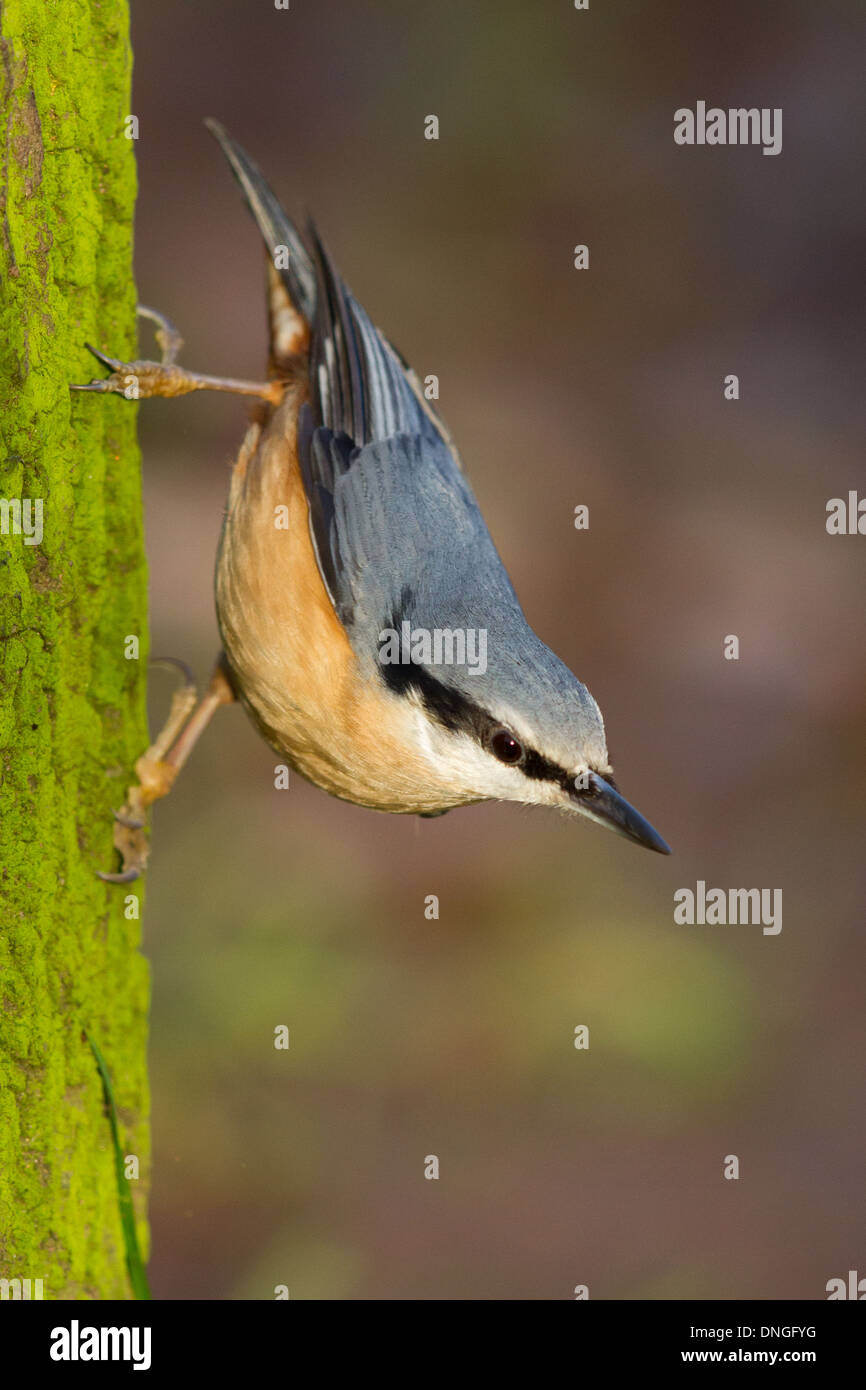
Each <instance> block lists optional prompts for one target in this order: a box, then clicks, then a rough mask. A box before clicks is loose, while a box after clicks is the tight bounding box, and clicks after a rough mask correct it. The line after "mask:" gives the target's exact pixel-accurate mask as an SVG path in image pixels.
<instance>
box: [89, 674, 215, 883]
mask: <svg viewBox="0 0 866 1390" xmlns="http://www.w3.org/2000/svg"><path fill="white" fill-rule="evenodd" d="M172 664H175V665H178V666H180V667H181V670H182V671H183V673H184V676H185V677H186V682H185V684H184V685H183V686H182V687H181V689H180V690H176V691H175V693H174V696H173V697H172V702H171V710H170V711H169V716H168V719H167V720H166V722H165V724H164V725H163V727H162V729H161V730H160V731H159V734H158V735H157V737H156V738H155V740H154V742H153V743H152V744H151V746H150V747H149V748H148V749H147V752H145V753H143V754H142V756H141V757H140V758H139V759H138V761H137V763H136V764H135V772H136V775H137V777H138V781H137V782H135V783H133V785H132V786H131V787H129V788H128V789H127V793H126V801H125V803H124V805H123V807H122V808H121V809H120V810H119V811H115V813H114V820H115V826H114V848H115V849H116V850H117V851H118V852H119V854H120V856H121V859H122V861H123V867H122V868H121V870H120V872H119V873H116V874H102V873H101V874H99V875H98V876H99V878H102V879H105V881H106V882H107V883H134V882H135V880H136V879H137V878H140V877H141V874H142V873H143V872H144V867H145V865H146V863H147V856H148V853H149V851H150V845H149V844H148V840H147V835H146V833H145V827H146V824H147V810H148V807H149V806H152V805H153V803H154V801H158V800H159V799H160V797H163V796H166V795H167V794H168V793H169V792H170V791H171V789H172V787H173V786H174V782H175V779H176V777H177V774H178V773H179V772H180V769H181V768H182V767H183V765H184V763H185V762H186V760H187V758H188V757H189V755H190V753H191V752H192V750H193V747H194V746H195V743H196V741H197V740H198V738H199V735H200V734H201V733H203V731H204V730H205V729H206V728H207V725H208V724H209V723H210V720H211V718H212V716H213V715H214V714H215V712H216V711H217V710H218V709H219V707H220V705H228V704H231V702H232V701H233V700H234V699H235V694H234V691H233V689H232V686H231V683H230V682H229V679H228V675H227V674H226V669H225V666H224V664H223V660H222V658H220V660H219V661H218V662H217V664H216V667H215V668H214V673H213V675H212V677H211V680H210V684H209V686H208V688H207V690H206V691H205V693H204V695H203V697H202V699H201V700H200V701H199V702H198V704H196V699H197V694H198V692H197V690H196V687H195V684H194V682H193V679H192V675H191V674H190V672H189V670H188V668H187V667H185V666H183V665H182V664H181V663H180V662H176V663H172Z"/></svg>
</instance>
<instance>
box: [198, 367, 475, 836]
mask: <svg viewBox="0 0 866 1390" xmlns="http://www.w3.org/2000/svg"><path fill="white" fill-rule="evenodd" d="M304 398H305V397H304V387H303V385H289V386H288V387H287V388H286V394H285V396H284V398H283V402H282V404H281V405H280V406H278V407H277V408H276V409H275V410H274V411H273V412H272V413H271V414H270V416H269V418H268V419H267V421H266V423H265V424H264V425H260V424H253V425H251V426H250V427H249V429H248V431H247V435H246V438H245V440H244V442H243V445H242V446H241V450H240V453H239V455H238V459H237V462H236V464H235V466H234V470H233V472H232V480H231V490H230V494H229V505H228V514H227V517H226V521H225V527H224V530H223V537H222V543H221V547H220V553H219V557H218V561H217V576H216V597H217V613H218V618H219V624H220V631H221V633H222V638H223V643H224V646H225V652H226V656H227V658H228V661H229V665H230V666H231V669H232V673H233V675H234V677H235V683H236V686H237V689H238V693H239V694H240V696H241V698H242V700H243V702H244V704H245V705H246V706H247V708H248V710H249V711H250V713H251V714H252V716H253V718H254V719H255V721H256V723H257V724H258V725H259V727H260V729H261V731H262V733H263V734H264V736H265V738H266V739H267V740H268V742H269V743H270V744H271V745H272V746H273V747H274V748H276V749H277V750H278V752H279V753H280V754H281V755H283V756H284V757H285V758H286V759H287V761H288V762H289V763H291V765H292V766H294V767H295V768H296V769H297V770H298V771H300V772H301V773H302V774H303V775H304V776H305V777H307V778H309V780H310V781H312V782H315V783H316V784H317V785H318V786H321V787H323V788H324V789H325V790H326V791H329V792H331V793H333V794H334V795H335V796H340V797H343V798H344V799H346V800H349V801H354V802H357V803H358V804H360V805H363V806H371V807H375V808H377V809H379V810H386V811H396V812H405V811H415V812H417V811H430V810H439V809H443V807H444V806H446V805H453V804H456V803H455V801H454V799H453V791H451V790H450V789H449V787H448V785H447V779H446V778H444V777H443V775H442V774H441V772H439V770H438V769H437V767H436V766H435V762H434V761H433V760H432V759H431V758H430V757H429V756H426V755H425V754H424V753H423V752H422V751H420V749H419V748H418V746H417V745H418V739H417V737H416V730H417V720H418V719H419V717H420V716H419V715H418V713H417V711H416V710H415V709H414V708H413V707H411V706H409V705H408V704H407V702H406V701H405V700H403V699H401V698H400V697H397V696H394V695H392V694H391V693H390V692H388V691H387V690H386V689H385V687H384V686H383V685H382V683H381V682H379V681H377V680H375V679H374V680H369V679H362V677H361V673H360V670H359V666H358V662H357V660H356V658H355V654H354V652H353V650H352V646H351V643H350V642H349V639H348V637H347V636H346V633H345V631H344V629H343V627H342V624H341V623H340V621H339V619H338V618H337V615H336V613H335V612H334V608H333V605H332V604H331V600H330V598H329V597H328V593H327V590H326V589H325V586H324V583H323V582H322V577H321V575H320V573H319V568H318V564H317V562H316V557H315V552H314V550H313V543H312V540H311V538H310V531H309V520H308V508H307V498H306V493H305V491H304V485H303V479H302V477H301V472H300V466H299V463H298V458H297V449H296V434H297V416H298V409H299V407H300V405H301V404H302V403H303V400H304ZM462 799H463V798H459V797H458V799H457V800H458V801H459V800H462Z"/></svg>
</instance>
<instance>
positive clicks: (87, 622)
mask: <svg viewBox="0 0 866 1390" xmlns="http://www.w3.org/2000/svg"><path fill="white" fill-rule="evenodd" d="M0 62H2V71H0V79H2V88H0V117H2V146H0V159H2V165H0V274H2V281H0V412H2V413H0V431H2V447H0V901H2V916H0V1274H2V1276H3V1279H4V1280H7V1281H13V1282H11V1283H8V1284H4V1285H3V1286H2V1287H0V1296H13V1297H17V1296H25V1297H26V1296H27V1293H28V1288H27V1285H26V1283H24V1282H23V1281H26V1280H28V1279H29V1280H30V1281H31V1283H30V1289H29V1292H30V1296H31V1297H38V1296H40V1292H41V1296H42V1297H44V1298H51V1299H56V1298H66V1299H78V1298H94V1299H103V1298H129V1297H130V1296H132V1294H133V1293H134V1289H135V1285H134V1282H133V1280H132V1279H131V1277H130V1272H129V1267H130V1264H132V1267H133V1269H134V1252H133V1253H132V1255H131V1252H130V1245H131V1244H134V1242H132V1241H131V1237H130V1231H129V1229H128V1228H127V1229H126V1230H125V1229H124V1222H123V1210H122V1208H123V1200H124V1199H125V1198H126V1197H127V1192H126V1187H127V1182H126V1178H123V1179H119V1177H118V1172H117V1170H116V1160H117V1156H118V1151H117V1150H116V1148H115V1146H114V1145H113V1142H112V1119H113V1118H115V1116H114V1115H113V1113H112V1110H111V1107H110V1106H109V1105H108V1103H107V1089H104V1087H103V1082H102V1079H101V1076H100V1071H99V1066H98V1062H97V1055H96V1054H97V1053H98V1054H101V1056H102V1057H104V1059H105V1065H106V1067H107V1071H108V1073H109V1075H110V1080H111V1084H112V1087H113V1091H114V1096H115V1099H116V1102H117V1111H116V1119H117V1125H118V1134H119V1144H120V1150H119V1153H120V1155H121V1157H122V1163H121V1166H122V1167H123V1166H125V1170H126V1173H127V1175H128V1176H129V1177H130V1178H131V1181H129V1183H128V1188H129V1189H131V1193H132V1200H133V1203H134V1207H135V1213H136V1223H135V1224H136V1225H137V1229H138V1237H139V1240H140V1241H141V1242H142V1243H143V1240H144V1236H145V1228H144V1207H145V1195H146V1193H145V1183H146V1175H147V1171H148V1166H149V1161H148V1130H147V1109H148V1095H147V1077H146V1069H145V1046H146V1019H147V1007H148V991H149V982H148V970H147V965H146V962H145V960H144V958H143V957H142V955H141V954H140V949H139V948H140V939H141V924H140V921H139V899H140V896H141V893H140V888H139V886H138V885H135V884H134V885H131V886H126V887H122V888H121V887H116V886H111V885H107V884H105V883H102V882H101V881H100V880H99V879H98V878H97V877H96V871H97V870H99V869H104V870H109V869H113V868H115V867H116V862H115V855H114V852H113V850H112V808H113V807H115V806H120V805H121V804H122V802H123V799H124V792H125V788H126V786H127V784H128V783H129V782H130V781H132V780H133V777H132V772H131V768H132V763H133V761H134V759H135V758H136V757H137V756H138V755H139V754H140V753H141V752H142V751H143V749H144V747H145V746H146V743H147V732H146V721H145V705H144V694H145V689H144V687H145V661H146V572H145V563H144V553H143V543H142V515H141V496H140V481H139V457H138V449H137V445H136V439H135V415H136V410H137V407H136V406H135V405H134V404H131V403H129V402H127V401H124V400H123V399H121V398H120V397H116V396H89V395H76V394H74V393H70V391H69V383H70V382H83V381H88V380H89V379H90V378H91V377H92V376H94V375H95V374H99V372H100V369H99V368H98V367H96V365H95V363H94V362H93V360H92V359H91V358H90V357H89V355H88V353H87V352H86V350H85V347H84V344H85V342H91V343H93V344H94V345H96V346H100V347H102V348H103V349H104V350H105V351H107V352H109V353H111V354H112V355H113V356H124V355H126V356H135V350H134V347H135V344H134V332H135V320H134V315H135V289H134V284H133V280H132V270H131V258H132V213H133V205H134V199H135V161H134V154H133V151H134V145H133V143H132V140H131V139H130V138H129V137H128V133H127V132H128V129H129V127H128V126H127V124H126V117H127V116H128V115H130V73H131V54H130V49H129V15H128V10H127V5H126V3H125V0H64V4H63V5H59V6H55V5H50V4H48V3H46V0H4V3H2V5H0ZM130 637H136V638H138V643H139V653H138V659H135V658H134V657H133V659H129V658H128V654H129V652H130V651H131V650H133V649H134V644H131V643H129V642H128V639H129V638H130ZM91 1042H92V1043H93V1044H95V1049H96V1051H94V1048H93V1047H91ZM135 1160H137V1163H136V1161H135ZM136 1167H137V1168H138V1172H139V1174H140V1176H139V1177H138V1178H137V1179H136V1177H135V1172H136ZM133 1229H135V1228H134V1227H133ZM15 1280H21V1281H22V1284H21V1285H20V1286H18V1285H16V1284H15V1283H14V1281H15ZM37 1280H41V1281H42V1287H41V1291H40V1289H39V1286H38V1285H37V1284H36V1283H35V1282H34V1281H37Z"/></svg>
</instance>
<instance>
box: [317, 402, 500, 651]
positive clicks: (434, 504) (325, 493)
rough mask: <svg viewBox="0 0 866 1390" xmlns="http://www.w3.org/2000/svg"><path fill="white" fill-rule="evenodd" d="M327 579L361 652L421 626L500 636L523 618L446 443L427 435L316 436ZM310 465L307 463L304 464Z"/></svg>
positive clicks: (322, 431)
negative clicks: (383, 636)
mask: <svg viewBox="0 0 866 1390" xmlns="http://www.w3.org/2000/svg"><path fill="white" fill-rule="evenodd" d="M301 457H302V462H303V466H304V471H305V474H306V475H307V484H306V485H307V492H308V497H309V499H310V516H311V525H312V530H313V536H314V540H315V544H316V550H317V553H318V558H319V565H320V569H321V572H322V577H323V579H324V581H325V584H326V586H327V588H328V590H329V592H330V594H331V598H332V600H333V603H334V606H335V608H336V610H337V614H338V616H339V618H340V620H341V622H342V623H343V625H344V626H345V627H346V629H347V630H348V631H349V633H350V636H351V637H352V641H353V644H354V645H355V647H356V650H358V651H359V652H361V653H363V652H368V653H369V654H370V655H371V656H372V655H375V652H376V650H377V647H378V642H379V634H380V632H381V631H382V630H383V629H385V628H396V629H399V627H400V624H401V622H402V621H404V620H406V621H409V622H410V623H411V624H412V626H413V627H422V628H426V629H428V630H433V629H435V628H464V629H465V628H478V627H485V628H492V629H494V630H499V629H500V628H501V627H502V626H507V624H508V622H509V620H513V619H514V618H515V617H516V616H518V615H519V618H520V622H521V625H522V623H523V617H522V613H521V611H520V606H519V604H518V601H517V598H516V596H515V594H514V590H513V588H512V586H511V582H510V580H509V578H508V575H507V574H506V572H505V569H504V567H503V565H502V562H501V560H500V558H499V555H498V554H497V551H496V548H495V546H494V544H493V541H492V539H491V537H490V533H489V532H488V530H487V527H486V525H485V524H484V520H483V518H482V516H481V513H480V511H479V509H478V504H477V503H476V501H475V498H474V497H473V495H472V492H471V491H470V488H469V485H468V483H467V482H466V479H465V477H464V475H463V473H462V472H461V471H460V469H459V468H458V467H457V465H456V463H455V462H454V460H453V458H452V457H451V454H450V451H449V449H448V447H447V445H445V444H444V442H443V441H438V442H434V441H432V440H429V439H426V438H424V437H422V436H420V435H405V434H398V435H394V436H392V437H391V438H389V439H384V440H379V441H377V442H376V443H372V444H365V445H363V446H362V447H361V448H359V447H358V446H357V445H354V444H353V443H352V441H351V440H350V439H349V438H348V436H346V435H345V434H338V435H335V434H333V433H332V432H331V431H330V430H328V429H327V428H326V427H320V428H319V429H317V430H314V431H313V432H312V434H311V435H310V437H309V439H308V441H307V444H306V447H305V448H303V449H302V452H301ZM304 461H305V462H304Z"/></svg>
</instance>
